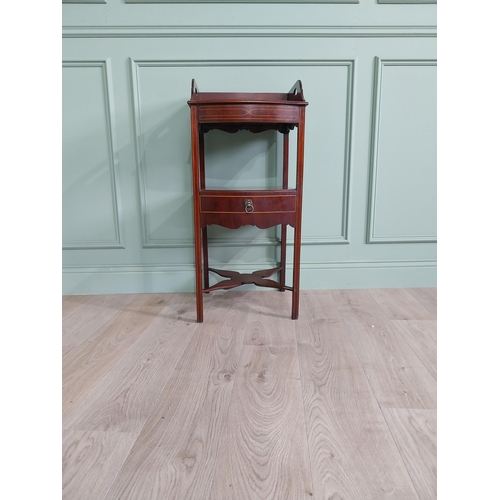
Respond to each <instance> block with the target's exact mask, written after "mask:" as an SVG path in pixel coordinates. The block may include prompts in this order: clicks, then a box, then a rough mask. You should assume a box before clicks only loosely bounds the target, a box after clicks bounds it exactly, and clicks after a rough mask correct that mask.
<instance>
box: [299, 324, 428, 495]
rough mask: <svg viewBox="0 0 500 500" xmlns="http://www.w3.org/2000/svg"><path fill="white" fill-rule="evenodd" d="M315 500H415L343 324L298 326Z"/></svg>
mask: <svg viewBox="0 0 500 500" xmlns="http://www.w3.org/2000/svg"><path fill="white" fill-rule="evenodd" d="M296 329H297V340H298V354H299V363H300V371H301V381H302V393H303V400H304V408H305V421H306V428H307V440H308V447H309V455H310V463H311V472H312V481H313V490H314V498H318V499H336V500H337V499H338V500H341V499H342V500H360V499H366V500H377V499H380V500H382V499H386V498H391V499H399V500H410V499H413V500H416V499H417V498H418V497H417V495H416V493H415V490H414V488H413V485H412V483H411V480H410V478H409V476H408V473H407V471H406V469H405V467H404V464H403V462H402V460H401V457H400V455H399V453H398V451H397V449H396V447H395V445H394V441H393V439H392V436H391V434H390V432H389V429H388V428H387V425H386V422H385V420H384V418H383V415H382V413H381V411H380V408H379V406H378V403H377V401H376V399H375V397H374V395H373V392H372V389H371V387H370V384H369V383H368V380H367V378H366V376H365V374H364V371H363V368H362V366H361V364H360V362H359V359H358V357H357V355H356V352H355V350H354V348H353V346H352V344H351V341H350V339H349V336H348V334H347V327H346V326H345V325H343V324H342V323H326V322H323V323H320V322H318V323H312V324H311V323H309V322H302V323H301V322H300V320H299V321H298V322H297V323H296Z"/></svg>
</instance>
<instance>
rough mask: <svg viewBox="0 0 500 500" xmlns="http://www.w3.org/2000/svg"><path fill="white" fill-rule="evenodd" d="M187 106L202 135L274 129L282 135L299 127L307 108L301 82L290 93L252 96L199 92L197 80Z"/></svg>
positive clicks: (261, 93)
mask: <svg viewBox="0 0 500 500" xmlns="http://www.w3.org/2000/svg"><path fill="white" fill-rule="evenodd" d="M188 104H189V106H190V108H191V113H192V114H191V117H192V120H193V121H196V122H197V123H198V126H199V127H200V131H202V132H208V131H209V130H212V129H220V130H224V131H226V132H237V131H238V130H242V129H246V130H250V131H251V132H262V131H264V130H270V129H274V130H278V131H279V132H282V133H287V132H289V131H290V130H292V129H293V128H294V127H295V126H296V125H298V123H299V121H300V114H301V108H303V107H305V106H307V105H308V103H307V102H306V101H305V100H304V91H303V90H302V83H301V81H300V80H298V81H297V82H296V83H295V85H294V86H293V87H292V88H291V89H290V90H289V91H288V92H287V93H276V92H273V93H271V92H253V93H250V92H200V91H199V89H198V86H197V85H196V82H195V80H194V79H193V80H192V83H191V99H190V100H189V101H188Z"/></svg>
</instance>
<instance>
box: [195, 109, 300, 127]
mask: <svg viewBox="0 0 500 500" xmlns="http://www.w3.org/2000/svg"><path fill="white" fill-rule="evenodd" d="M198 120H199V122H200V123H220V122H223V123H235V122H236V123H246V122H259V123H298V122H299V108H298V107H297V106H289V105H286V106H285V105H283V106H280V105H274V106H272V105H264V104H234V105H227V104H226V105H224V106H222V105H212V106H200V108H199V115H198Z"/></svg>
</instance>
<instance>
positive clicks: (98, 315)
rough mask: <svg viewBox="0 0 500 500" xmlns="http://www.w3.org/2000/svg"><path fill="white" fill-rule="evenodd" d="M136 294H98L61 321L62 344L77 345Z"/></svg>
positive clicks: (135, 297) (135, 296) (64, 345)
mask: <svg viewBox="0 0 500 500" xmlns="http://www.w3.org/2000/svg"><path fill="white" fill-rule="evenodd" d="M135 299H137V295H98V296H96V297H94V298H93V299H91V300H90V301H89V302H87V303H86V304H83V305H82V307H80V308H79V309H78V310H76V311H74V312H73V314H70V315H69V316H68V317H67V318H65V319H64V320H63V322H62V332H63V337H62V345H63V347H67V346H73V347H75V346H77V345H79V344H81V343H82V342H83V341H84V340H86V339H87V338H88V337H90V335H92V333H94V332H95V331H96V330H97V329H98V328H99V327H101V326H102V325H103V324H104V323H106V322H107V321H109V320H110V319H111V318H112V317H113V316H115V315H116V314H118V313H119V312H120V311H121V310H122V309H123V308H124V307H125V306H127V305H128V304H129V303H130V302H132V301H133V300H135Z"/></svg>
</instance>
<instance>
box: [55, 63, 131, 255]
mask: <svg viewBox="0 0 500 500" xmlns="http://www.w3.org/2000/svg"><path fill="white" fill-rule="evenodd" d="M63 68H101V69H102V76H103V86H104V95H105V97H106V103H105V106H106V124H107V132H108V143H109V158H110V159H111V161H110V166H109V170H110V177H111V198H112V203H113V221H114V227H115V235H116V238H115V240H112V241H73V242H66V243H63V250H93V249H110V248H122V249H123V248H125V244H124V241H123V215H122V204H121V195H120V183H119V179H118V150H117V140H116V119H115V106H114V95H113V83H112V77H111V60H110V59H109V58H108V59H106V60H103V61H81V60H79V61H76V60H72V61H63Z"/></svg>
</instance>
